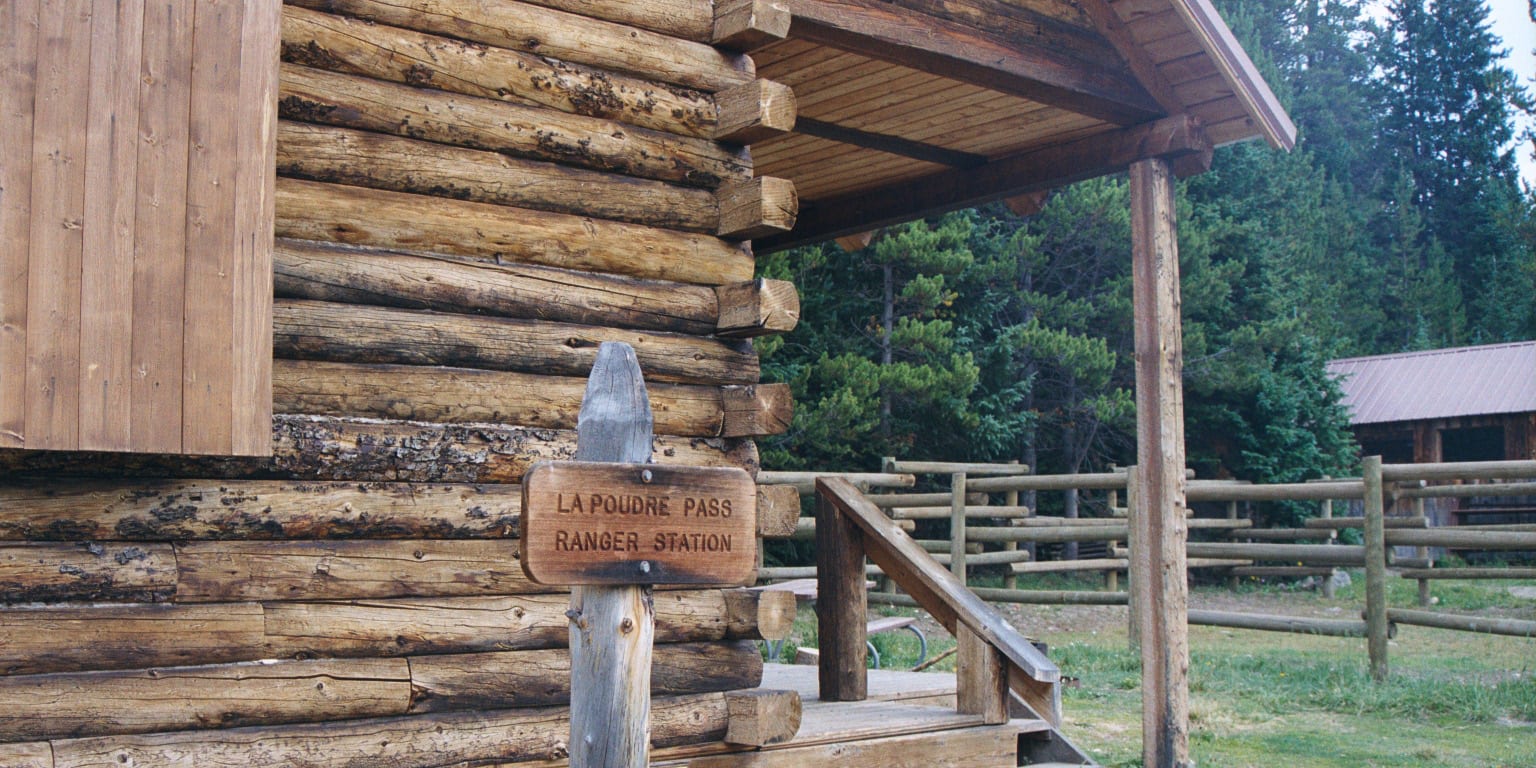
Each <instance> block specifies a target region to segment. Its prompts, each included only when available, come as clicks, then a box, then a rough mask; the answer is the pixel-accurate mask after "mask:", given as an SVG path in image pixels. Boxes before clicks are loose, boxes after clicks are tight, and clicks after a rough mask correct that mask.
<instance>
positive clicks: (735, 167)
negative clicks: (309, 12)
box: [279, 64, 752, 187]
mask: <svg viewBox="0 0 1536 768" xmlns="http://www.w3.org/2000/svg"><path fill="white" fill-rule="evenodd" d="M280 93H281V101H280V102H279V103H280V105H281V108H282V116H283V117H285V118H288V119H290V120H302V121H305V122H318V123H325V124H329V125H340V126H343V127H347V128H357V129H361V130H370V131H377V132H379V133H392V134H396V135H401V136H409V137H411V138H418V139H426V140H429V141H436V142H440V143H443V144H453V145H457V146H464V147H471V148H474V149H485V150H492V151H497V152H508V153H510V154H514V155H519V156H522V157H528V158H532V159H535V160H547V161H555V162H562V163H566V164H570V165H579V166H584V167H588V168H597V169H599V170H605V171H610V172H614V173H623V174H627V175H631V176H640V177H642V178H652V179H660V180H663V181H673V182H678V183H684V184H690V185H693V186H699V187H715V186H718V185H719V184H720V182H721V181H723V180H725V179H730V178H746V177H748V176H750V175H751V170H752V166H751V162H750V159H749V158H748V157H747V156H746V155H745V154H744V153H742V152H740V151H739V150H737V149H734V148H730V147H726V146H724V145H720V144H716V143H715V142H712V141H708V140H705V139H696V138H690V137H687V136H677V135H673V134H669V133H662V132H661V131H655V130H651V129H648V128H640V127H636V126H629V125H625V124H623V123H619V122H615V121H612V120H606V119H603V118H597V117H588V116H585V115H575V114H568V113H565V112H560V111H557V110H553V109H547V108H543V107H534V106H528V105H523V104H514V103H511V102H506V101H500V100H496V99H486V98H480V97H476V96H465V95H462V94H456V93H448V92H444V91H434V90H427V89H422V88H415V87H413V86H409V85H402V84H398V83H390V82H384V81H381V80H372V79H368V78H365V77H359V76H356V75H348V74H340V73H336V72H330V71H326V70H321V69H314V68H312V67H304V66H300V65H297V64H283V65H282V79H281V91H280Z"/></svg>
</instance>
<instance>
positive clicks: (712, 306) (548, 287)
mask: <svg viewBox="0 0 1536 768" xmlns="http://www.w3.org/2000/svg"><path fill="white" fill-rule="evenodd" d="M273 267H274V269H275V271H276V280H275V286H274V287H275V288H276V291H277V295H278V297H279V298H294V299H315V300H319V301H330V302H336V303H341V304H375V305H381V306H390V307H401V308H404V309H435V310H440V311H443V312H458V313H473V314H487V315H498V316H502V317H515V318H524V319H538V320H544V321H551V322H566V323H579V324H582V325H596V326H604V327H620V328H641V329H645V330H652V331H674V332H677V333H683V334H688V335H692V336H705V335H708V334H711V333H714V332H715V331H716V326H717V324H718V323H719V321H720V320H721V318H722V316H723V315H724V314H725V313H724V312H722V311H721V309H720V306H721V302H720V300H719V299H718V298H717V296H716V291H717V290H720V291H724V290H727V289H728V288H730V287H731V286H722V287H721V288H719V289H715V288H710V287H708V286H702V285H691V284H688V283H672V282H662V281H659V280H640V279H637V278H632V277H620V276H617V275H600V274H593V273H590V272H577V271H573V270H566V269H556V268H553V267H540V266H531V265H523V264H497V263H496V262H494V261H490V260H480V259H474V258H464V257H453V256H439V255H410V254H404V253H396V252H390V251H382V250H368V249H362V248H349V247H347V246H339V245H332V244H322V243H310V242H306V241H302V240H279V241H278V242H277V249H276V252H275V253H274V254H273ZM767 282H768V284H769V285H770V286H773V285H776V284H777V283H780V282H783V281H767ZM755 284H756V282H755V281H754V282H753V283H748V285H755ZM785 284H786V285H788V283H785ZM787 290H788V293H789V295H790V296H792V297H793V298H794V318H795V319H798V318H799V311H800V299H799V296H798V295H796V294H794V290H793V286H790V287H789V288H788V289H787ZM765 292H766V291H765ZM779 293H782V291H780V292H779ZM743 300H745V299H743ZM759 304H762V305H763V306H768V304H767V303H766V300H765V301H764V302H754V304H753V306H752V315H753V317H752V319H753V320H754V327H756V326H761V325H764V323H766V322H767V321H766V320H764V321H762V322H756V318H758V317H762V313H760V312H758V311H757V307H758V306H759ZM779 304H782V302H779ZM777 305H778V304H775V306H777ZM733 306H734V305H733ZM778 314H782V313H778ZM772 316H778V315H772ZM732 317H735V313H734V312H733V314H732ZM779 325H782V324H779ZM790 327H791V328H792V327H793V324H792V323H791V324H790ZM726 330H727V329H725V328H722V329H721V332H722V333H724V332H725V331H726ZM783 330H787V329H778V326H775V329H774V330H768V331H766V332H770V333H782V332H783ZM737 335H752V334H737Z"/></svg>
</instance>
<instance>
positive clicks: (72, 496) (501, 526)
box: [0, 480, 522, 541]
mask: <svg viewBox="0 0 1536 768" xmlns="http://www.w3.org/2000/svg"><path fill="white" fill-rule="evenodd" d="M521 509H522V502H521V489H520V488H519V487H518V486H510V485H463V484H446V483H445V484H438V483H358V482H330V483H327V482H312V481H310V482H289V481H283V480H131V481H111V480H99V481H79V480H72V481H62V482H61V481H48V480H41V481H26V480H20V481H13V482H11V483H9V484H7V485H6V487H4V488H0V539H4V540H13V541H92V540H112V541H187V540H212V539H237V540H238V539H310V538H316V539H318V538H442V539H456V538H513V537H516V535H517V531H518V515H519V513H520V511H521Z"/></svg>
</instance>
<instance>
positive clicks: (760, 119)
mask: <svg viewBox="0 0 1536 768" xmlns="http://www.w3.org/2000/svg"><path fill="white" fill-rule="evenodd" d="M715 102H716V105H717V106H718V108H719V110H720V111H719V119H718V121H717V122H716V124H715V134H714V136H715V139H716V140H718V141H724V142H730V143H732V144H755V143H757V142H759V141H766V140H768V139H771V138H774V137H775V136H782V135H784V134H786V133H788V132H790V131H791V130H793V129H794V127H795V118H796V117H797V113H798V112H799V104H798V103H797V102H796V100H795V92H794V90H793V89H791V88H790V87H789V86H787V85H784V84H782V83H775V82H772V81H769V80H754V81H752V82H750V83H745V84H742V85H738V86H736V87H734V88H728V89H726V90H724V91H721V92H720V93H718V94H716V96H715ZM781 231H782V230H781Z"/></svg>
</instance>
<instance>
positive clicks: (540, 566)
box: [521, 342, 757, 768]
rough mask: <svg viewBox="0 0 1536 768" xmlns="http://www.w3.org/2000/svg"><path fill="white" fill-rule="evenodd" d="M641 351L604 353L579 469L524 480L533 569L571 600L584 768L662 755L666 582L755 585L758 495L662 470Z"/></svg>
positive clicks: (738, 476)
mask: <svg viewBox="0 0 1536 768" xmlns="http://www.w3.org/2000/svg"><path fill="white" fill-rule="evenodd" d="M651 425H652V419H651V404H650V398H649V397H648V396H647V395H646V391H645V382H644V380H643V378H642V376H641V373H640V364H639V362H638V360H636V358H635V352H634V350H633V349H632V348H631V347H630V346H629V345H628V344H621V343H614V342H606V343H604V344H603V345H602V346H601V347H600V348H599V349H598V353H597V360H596V362H595V363H594V364H593V366H592V374H591V376H590V378H588V380H587V392H586V396H585V398H584V399H583V400H582V403H581V413H580V415H579V417H578V421H577V427H576V432H577V443H576V457H575V461H570V462H545V463H542V464H539V465H537V466H535V467H533V468H532V469H530V470H529V471H528V474H527V476H526V477H525V478H524V480H523V531H522V545H521V546H522V552H521V556H522V564H523V570H524V572H526V573H527V574H528V577H529V578H530V579H533V580H534V581H536V582H538V583H540V584H551V585H561V586H571V587H574V588H573V589H572V590H571V610H570V611H569V612H568V614H567V615H568V616H570V619H571V739H570V758H571V765H572V766H573V767H574V768H620V767H623V768H641V767H642V766H645V765H646V764H647V762H648V757H649V748H650V704H651V698H650V696H651V694H650V689H651V641H652V637H653V633H654V609H653V606H652V602H651V587H652V585H655V584H688V585H706V584H708V585H736V584H743V583H746V582H748V581H751V580H752V578H753V576H754V562H755V555H756V551H757V548H756V539H755V536H756V531H757V523H756V515H757V499H756V487H755V485H754V483H753V480H752V477H751V476H750V475H748V474H747V473H746V472H745V471H743V470H740V469H734V468H714V467H683V466H661V465H653V464H649V463H648V462H649V461H650V458H651V440H652V435H651Z"/></svg>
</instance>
